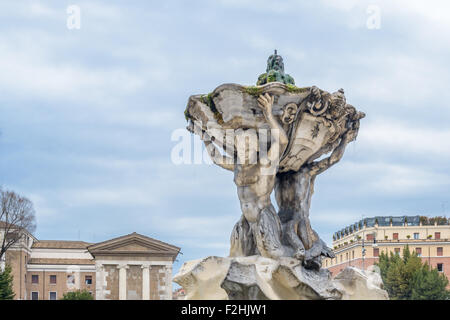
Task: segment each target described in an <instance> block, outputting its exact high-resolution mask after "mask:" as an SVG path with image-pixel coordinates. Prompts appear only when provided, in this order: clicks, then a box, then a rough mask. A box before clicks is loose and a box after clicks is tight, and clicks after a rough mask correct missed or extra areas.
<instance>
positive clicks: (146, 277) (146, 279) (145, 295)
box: [142, 264, 150, 300]
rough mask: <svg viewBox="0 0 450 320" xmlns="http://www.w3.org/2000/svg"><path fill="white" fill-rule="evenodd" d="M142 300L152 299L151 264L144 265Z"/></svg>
mask: <svg viewBox="0 0 450 320" xmlns="http://www.w3.org/2000/svg"><path fill="white" fill-rule="evenodd" d="M142 300H150V265H149V264H143V265H142Z"/></svg>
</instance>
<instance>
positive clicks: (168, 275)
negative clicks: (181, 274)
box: [166, 266, 172, 300]
mask: <svg viewBox="0 0 450 320" xmlns="http://www.w3.org/2000/svg"><path fill="white" fill-rule="evenodd" d="M166 299H167V300H172V266H166Z"/></svg>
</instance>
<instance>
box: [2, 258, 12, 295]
mask: <svg viewBox="0 0 450 320" xmlns="http://www.w3.org/2000/svg"><path fill="white" fill-rule="evenodd" d="M14 296H15V294H14V291H13V276H12V274H11V267H10V266H8V265H7V266H5V270H4V271H3V272H0V300H12V299H14Z"/></svg>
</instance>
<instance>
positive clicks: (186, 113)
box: [184, 106, 192, 121]
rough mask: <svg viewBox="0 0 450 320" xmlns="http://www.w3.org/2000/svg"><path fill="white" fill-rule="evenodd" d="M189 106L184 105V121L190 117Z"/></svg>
mask: <svg viewBox="0 0 450 320" xmlns="http://www.w3.org/2000/svg"><path fill="white" fill-rule="evenodd" d="M188 108H189V106H187V107H186V109H185V110H184V118H185V119H186V121H189V119H191V118H192V117H191V115H190V113H189V111H188Z"/></svg>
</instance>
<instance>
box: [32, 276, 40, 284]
mask: <svg viewBox="0 0 450 320" xmlns="http://www.w3.org/2000/svg"><path fill="white" fill-rule="evenodd" d="M31 283H32V284H38V283H39V276H38V275H37V274H33V275H31Z"/></svg>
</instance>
